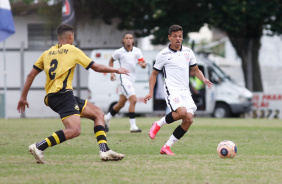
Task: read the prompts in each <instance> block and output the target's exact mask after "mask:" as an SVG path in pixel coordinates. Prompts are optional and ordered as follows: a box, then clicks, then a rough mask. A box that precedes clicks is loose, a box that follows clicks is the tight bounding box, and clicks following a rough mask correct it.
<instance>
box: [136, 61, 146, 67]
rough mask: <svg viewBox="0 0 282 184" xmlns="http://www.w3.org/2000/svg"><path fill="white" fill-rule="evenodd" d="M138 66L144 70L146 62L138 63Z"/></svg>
mask: <svg viewBox="0 0 282 184" xmlns="http://www.w3.org/2000/svg"><path fill="white" fill-rule="evenodd" d="M138 65H139V66H141V67H142V68H146V65H147V64H146V62H145V61H139V62H138Z"/></svg>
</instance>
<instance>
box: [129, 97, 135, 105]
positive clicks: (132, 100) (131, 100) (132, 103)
mask: <svg viewBox="0 0 282 184" xmlns="http://www.w3.org/2000/svg"><path fill="white" fill-rule="evenodd" d="M129 103H130V104H131V105H135V104H136V103H137V99H136V98H134V99H130V100H129Z"/></svg>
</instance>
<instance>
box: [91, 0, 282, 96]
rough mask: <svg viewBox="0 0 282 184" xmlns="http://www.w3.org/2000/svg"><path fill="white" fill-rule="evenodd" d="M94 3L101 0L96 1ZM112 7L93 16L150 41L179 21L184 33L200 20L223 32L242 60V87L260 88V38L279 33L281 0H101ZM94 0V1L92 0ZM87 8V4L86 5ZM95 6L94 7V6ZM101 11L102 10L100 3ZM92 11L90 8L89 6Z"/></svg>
mask: <svg viewBox="0 0 282 184" xmlns="http://www.w3.org/2000/svg"><path fill="white" fill-rule="evenodd" d="M95 2H96V3H100V5H101V1H99V0H97V1H95ZM103 2H104V3H105V4H107V6H108V7H112V8H113V9H112V10H110V11H105V12H101V14H100V15H97V14H96V17H102V18H103V19H105V20H107V22H108V23H110V21H109V20H111V18H114V17H118V18H120V20H121V22H120V24H119V25H118V28H119V29H131V30H135V33H136V36H147V35H150V34H152V35H154V38H153V40H152V43H153V44H165V43H167V41H168V39H167V30H168V27H169V26H170V25H172V24H179V25H181V26H182V27H183V29H184V37H186V36H187V33H188V32H193V31H198V30H199V29H200V27H201V26H202V25H203V24H204V23H208V24H209V25H211V26H215V27H217V28H220V29H221V30H223V31H225V32H226V33H227V35H228V37H229V38H230V40H231V43H232V45H233V46H234V48H235V50H236V52H237V54H238V55H239V57H240V58H241V60H242V68H243V73H244V78H245V84H246V87H247V88H249V89H250V90H251V91H263V86H262V82H261V73H260V67H259V62H258V56H259V49H260V45H261V44H260V38H261V37H262V35H263V31H264V30H269V31H271V32H269V33H270V35H274V34H281V33H282V11H281V9H282V5H281V0H268V1H266V0H225V1H222V0H199V1H194V0H174V1H171V0H143V1H131V0H104V1H103ZM93 3H94V2H93ZM89 7H90V6H89ZM96 7H97V6H96ZM99 8H102V9H103V10H109V9H108V8H106V9H105V7H104V8H103V7H102V6H100V7H99ZM92 10H93V9H92Z"/></svg>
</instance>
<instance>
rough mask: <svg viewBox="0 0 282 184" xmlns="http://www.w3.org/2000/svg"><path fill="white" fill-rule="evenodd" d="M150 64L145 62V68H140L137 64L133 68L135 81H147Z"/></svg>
mask: <svg viewBox="0 0 282 184" xmlns="http://www.w3.org/2000/svg"><path fill="white" fill-rule="evenodd" d="M150 69H151V65H150V64H149V63H147V66H146V68H141V67H140V66H139V65H138V66H137V67H136V69H135V74H136V79H135V82H148V81H149V78H150V72H151V71H150Z"/></svg>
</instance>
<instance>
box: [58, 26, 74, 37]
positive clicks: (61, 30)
mask: <svg viewBox="0 0 282 184" xmlns="http://www.w3.org/2000/svg"><path fill="white" fill-rule="evenodd" d="M67 31H71V32H72V33H73V32H74V29H73V27H72V26H70V25H68V24H61V25H59V27H58V28H57V35H58V36H60V35H62V34H63V33H65V32H67Z"/></svg>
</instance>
